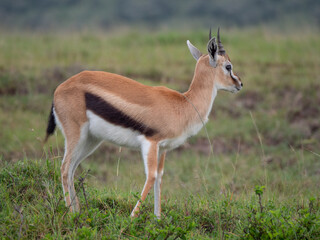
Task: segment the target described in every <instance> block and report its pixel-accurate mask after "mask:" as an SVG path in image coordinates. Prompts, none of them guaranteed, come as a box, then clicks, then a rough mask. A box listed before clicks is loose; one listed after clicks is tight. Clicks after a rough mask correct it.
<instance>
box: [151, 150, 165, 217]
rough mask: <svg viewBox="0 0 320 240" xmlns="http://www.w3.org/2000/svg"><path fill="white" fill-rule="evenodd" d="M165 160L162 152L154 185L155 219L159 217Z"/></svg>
mask: <svg viewBox="0 0 320 240" xmlns="http://www.w3.org/2000/svg"><path fill="white" fill-rule="evenodd" d="M165 158H166V152H163V153H162V154H161V156H160V158H159V162H158V169H157V178H156V181H155V183H154V215H156V216H157V218H160V217H161V185H162V184H161V181H162V175H163V168H164V160H165Z"/></svg>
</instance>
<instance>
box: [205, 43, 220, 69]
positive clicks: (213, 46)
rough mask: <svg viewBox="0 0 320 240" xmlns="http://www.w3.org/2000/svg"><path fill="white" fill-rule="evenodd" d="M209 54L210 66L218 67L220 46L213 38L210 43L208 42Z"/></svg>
mask: <svg viewBox="0 0 320 240" xmlns="http://www.w3.org/2000/svg"><path fill="white" fill-rule="evenodd" d="M207 48H208V53H209V57H210V58H209V59H210V60H209V61H210V65H211V66H212V67H216V66H217V60H218V46H217V43H216V38H211V39H210V41H209V42H208V46H207Z"/></svg>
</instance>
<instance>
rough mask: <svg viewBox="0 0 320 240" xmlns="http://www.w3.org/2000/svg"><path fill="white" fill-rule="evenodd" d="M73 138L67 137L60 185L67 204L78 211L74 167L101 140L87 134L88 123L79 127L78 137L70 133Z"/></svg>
mask: <svg viewBox="0 0 320 240" xmlns="http://www.w3.org/2000/svg"><path fill="white" fill-rule="evenodd" d="M71 136H73V137H74V138H73V139H70V137H69V139H67V140H66V142H71V143H73V145H71V144H67V148H66V149H67V152H66V154H65V158H64V160H63V163H62V166H61V175H62V186H63V190H64V194H65V199H66V204H67V206H71V210H72V211H73V212H75V211H79V207H80V206H79V201H78V198H77V196H76V191H75V188H74V174H75V171H76V168H77V167H78V166H79V164H80V163H81V161H82V160H83V159H84V158H86V157H87V156H89V155H90V154H91V153H92V152H93V151H94V150H95V149H96V148H97V147H98V146H99V144H100V143H101V141H99V140H97V139H95V138H93V137H91V136H89V129H88V123H85V124H83V126H82V127H81V131H80V134H79V135H78V136H79V137H78V138H76V135H71Z"/></svg>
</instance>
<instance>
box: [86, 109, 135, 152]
mask: <svg viewBox="0 0 320 240" xmlns="http://www.w3.org/2000/svg"><path fill="white" fill-rule="evenodd" d="M87 116H88V119H89V131H90V133H91V135H93V136H94V137H96V138H99V139H102V140H105V141H110V142H112V143H115V144H117V145H120V146H126V147H130V148H140V145H141V140H140V138H139V136H141V133H139V132H137V131H132V130H131V129H130V128H123V127H120V126H117V125H114V124H112V123H109V122H107V121H105V120H104V119H103V118H101V117H99V116H98V115H96V114H94V113H93V112H92V111H90V110H87Z"/></svg>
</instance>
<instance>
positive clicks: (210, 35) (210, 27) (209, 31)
mask: <svg viewBox="0 0 320 240" xmlns="http://www.w3.org/2000/svg"><path fill="white" fill-rule="evenodd" d="M211 38H212V36H211V27H210V31H209V40H211Z"/></svg>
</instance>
